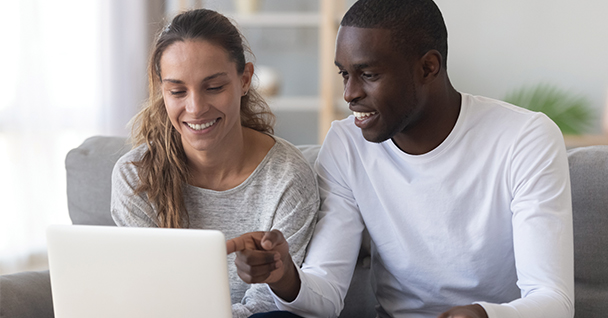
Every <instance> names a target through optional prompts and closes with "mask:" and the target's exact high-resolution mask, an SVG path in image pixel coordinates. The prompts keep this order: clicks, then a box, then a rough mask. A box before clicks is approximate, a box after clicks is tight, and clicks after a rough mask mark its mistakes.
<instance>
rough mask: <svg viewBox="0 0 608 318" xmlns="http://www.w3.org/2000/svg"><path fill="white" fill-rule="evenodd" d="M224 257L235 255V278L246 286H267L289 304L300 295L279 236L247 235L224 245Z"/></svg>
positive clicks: (287, 250) (267, 233)
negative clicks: (264, 284)
mask: <svg viewBox="0 0 608 318" xmlns="http://www.w3.org/2000/svg"><path fill="white" fill-rule="evenodd" d="M226 250H227V252H228V254H230V253H236V259H235V260H234V264H235V265H236V268H237V273H238V275H239V277H240V278H241V279H242V280H243V281H244V282H246V283H248V284H254V283H267V284H268V286H270V288H271V289H272V290H273V291H274V293H275V294H277V296H279V297H281V298H282V299H284V300H285V301H293V300H294V299H295V298H296V297H297V295H298V292H299V291H300V277H299V276H298V273H297V270H296V267H295V264H294V263H293V261H292V259H291V255H289V244H288V243H287V241H286V240H285V237H284V236H283V233H281V232H280V231H278V230H272V231H270V232H251V233H246V234H243V235H241V236H239V237H236V238H233V239H231V240H228V241H227V242H226Z"/></svg>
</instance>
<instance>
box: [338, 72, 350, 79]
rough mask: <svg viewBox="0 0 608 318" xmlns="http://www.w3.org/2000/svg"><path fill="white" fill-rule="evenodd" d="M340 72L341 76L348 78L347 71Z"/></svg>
mask: <svg viewBox="0 0 608 318" xmlns="http://www.w3.org/2000/svg"><path fill="white" fill-rule="evenodd" d="M338 74H340V76H342V77H343V78H346V77H347V76H348V72H347V71H339V72H338Z"/></svg>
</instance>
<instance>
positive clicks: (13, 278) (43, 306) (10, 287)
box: [0, 271, 53, 318]
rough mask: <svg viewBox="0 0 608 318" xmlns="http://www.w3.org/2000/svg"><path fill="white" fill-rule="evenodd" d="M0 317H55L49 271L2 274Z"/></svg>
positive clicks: (0, 282)
mask: <svg viewBox="0 0 608 318" xmlns="http://www.w3.org/2000/svg"><path fill="white" fill-rule="evenodd" d="M0 317H6V318H13V317H14V318H17V317H19V318H53V299H52V297H51V281H50V278H49V271H40V272H22V273H17V274H11V275H3V276H0Z"/></svg>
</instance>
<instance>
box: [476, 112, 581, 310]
mask: <svg viewBox="0 0 608 318" xmlns="http://www.w3.org/2000/svg"><path fill="white" fill-rule="evenodd" d="M524 127H525V128H524V129H523V130H522V131H521V132H520V137H519V138H518V142H517V143H516V144H515V145H514V147H513V149H512V151H511V154H510V155H511V165H510V171H509V182H510V187H511V189H512V190H511V191H512V196H513V200H512V203H511V211H512V213H513V216H512V226H513V247H514V253H515V265H516V270H517V278H518V281H517V285H518V287H519V288H520V289H521V298H519V299H517V300H514V301H512V302H510V303H505V304H491V303H486V302H480V303H479V304H480V305H481V306H483V307H484V309H485V310H486V312H487V313H488V317H489V318H503V317H504V318H507V317H522V318H527V317H529V318H537V317H563V318H566V317H573V316H574V260H573V234H572V202H571V193H570V177H569V169H568V159H567V154H566V150H565V146H564V142H563V137H562V135H561V132H560V131H559V129H558V128H557V126H556V125H555V124H554V123H553V122H552V121H550V120H549V119H548V118H546V117H545V116H544V115H541V114H539V116H537V117H535V118H534V119H533V120H531V122H530V123H529V124H528V125H525V126H524Z"/></svg>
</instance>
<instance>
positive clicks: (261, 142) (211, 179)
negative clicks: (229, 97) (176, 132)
mask: <svg viewBox="0 0 608 318" xmlns="http://www.w3.org/2000/svg"><path fill="white" fill-rule="evenodd" d="M273 145H274V139H273V138H272V137H270V136H268V135H265V134H263V133H260V132H258V131H255V130H253V129H249V128H245V127H243V128H242V129H240V133H238V134H235V135H234V136H232V138H230V142H226V143H224V144H222V145H221V147H217V149H213V150H209V151H195V150H192V149H190V151H186V157H187V158H188V168H189V169H190V180H189V181H188V183H189V184H191V185H193V186H196V187H200V188H205V189H211V190H216V191H225V190H228V189H232V188H234V187H236V186H238V185H239V184H241V183H243V182H244V181H245V180H247V178H248V177H249V176H250V175H251V174H252V173H253V171H255V169H256V168H257V166H258V165H259V164H260V162H261V161H262V160H263V159H264V157H265V156H266V154H267V153H268V151H269V150H270V148H272V146H273Z"/></svg>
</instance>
